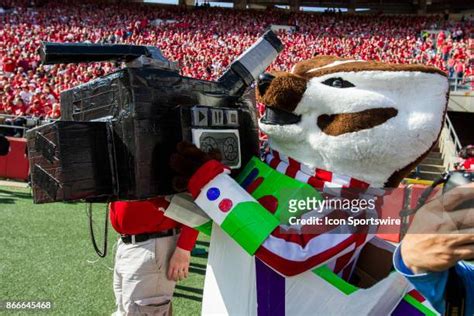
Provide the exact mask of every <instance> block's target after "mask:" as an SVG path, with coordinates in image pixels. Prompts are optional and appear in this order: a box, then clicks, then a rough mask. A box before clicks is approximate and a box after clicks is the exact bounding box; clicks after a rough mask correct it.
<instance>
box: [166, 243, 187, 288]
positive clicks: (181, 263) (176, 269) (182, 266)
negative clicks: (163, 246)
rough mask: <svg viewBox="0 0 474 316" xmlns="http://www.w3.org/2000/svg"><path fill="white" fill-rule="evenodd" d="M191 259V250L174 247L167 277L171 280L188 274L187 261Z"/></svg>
mask: <svg viewBox="0 0 474 316" xmlns="http://www.w3.org/2000/svg"><path fill="white" fill-rule="evenodd" d="M190 260H191V251H189V250H184V249H182V248H179V247H176V249H175V251H174V253H173V255H172V256H171V259H170V263H169V268H168V279H169V280H173V281H180V280H184V279H186V278H187V277H188V274H189V262H190Z"/></svg>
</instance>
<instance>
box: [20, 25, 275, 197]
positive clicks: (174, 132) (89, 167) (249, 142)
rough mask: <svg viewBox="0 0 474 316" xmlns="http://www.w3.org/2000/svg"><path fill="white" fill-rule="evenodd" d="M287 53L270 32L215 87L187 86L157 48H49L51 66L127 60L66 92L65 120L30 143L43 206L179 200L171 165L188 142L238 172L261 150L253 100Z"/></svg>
mask: <svg viewBox="0 0 474 316" xmlns="http://www.w3.org/2000/svg"><path fill="white" fill-rule="evenodd" d="M281 50H282V44H281V42H280V41H279V40H278V38H277V37H276V36H275V34H273V33H272V32H271V31H270V32H267V33H266V34H265V35H264V36H263V37H262V38H260V39H259V41H258V42H257V43H256V44H254V45H253V46H252V47H251V48H250V49H249V50H247V51H246V52H244V54H243V55H241V56H240V57H239V58H238V59H237V60H236V61H235V62H234V63H233V64H232V65H231V67H230V68H229V69H228V70H227V71H226V72H225V73H224V75H223V76H222V77H221V78H220V79H219V80H218V81H215V82H212V81H205V80H198V79H194V78H189V77H184V76H181V75H180V74H179V70H178V68H177V66H176V65H175V64H174V63H172V62H169V61H168V60H166V59H165V58H164V57H163V56H162V55H161V53H159V51H158V50H157V49H156V48H149V47H142V46H128V45H92V44H54V43H46V44H43V49H42V51H41V52H40V53H41V55H42V58H43V61H44V62H46V63H62V62H67V61H69V62H82V61H84V60H85V61H96V60H110V59H121V60H124V61H127V66H126V67H124V68H122V69H120V70H118V71H116V72H114V73H111V74H108V75H106V76H104V77H101V78H98V79H95V80H92V81H90V82H88V83H85V84H82V85H79V86H77V87H74V88H72V89H70V90H67V91H64V92H62V93H61V120H59V121H56V122H54V123H52V124H49V125H45V126H41V127H38V128H35V129H33V130H30V131H29V132H28V133H27V139H28V150H29V159H30V167H31V174H32V186H33V197H34V201H35V203H44V202H55V201H73V200H79V199H86V200H88V201H112V200H141V199H146V198H150V197H154V196H157V195H167V194H172V193H175V192H174V191H173V189H172V186H171V179H172V178H173V176H174V174H173V172H172V170H171V168H169V159H170V156H171V154H172V153H173V152H174V151H175V148H176V144H177V143H178V142H180V141H182V140H189V141H192V142H193V143H195V144H196V145H197V146H198V147H200V148H201V149H203V150H204V151H208V150H210V149H213V148H218V149H219V150H220V151H221V152H222V154H223V159H224V161H223V162H224V163H226V164H227V165H229V166H230V167H231V168H233V169H236V170H238V169H239V168H240V167H241V166H244V165H245V164H246V162H247V161H248V160H249V159H250V158H251V157H252V156H253V155H258V149H259V144H258V127H257V117H256V111H255V107H254V105H253V104H252V102H250V100H249V97H248V96H247V95H246V92H248V91H249V87H250V85H251V83H252V82H253V81H254V80H255V79H256V78H257V77H258V75H259V74H260V73H261V72H263V71H264V70H265V68H266V67H268V65H269V64H270V63H271V62H272V61H273V60H274V59H275V58H276V56H277V55H278V53H279V52H280V51H281ZM91 51H92V52H93V53H94V54H95V55H94V56H91ZM104 55H105V56H104Z"/></svg>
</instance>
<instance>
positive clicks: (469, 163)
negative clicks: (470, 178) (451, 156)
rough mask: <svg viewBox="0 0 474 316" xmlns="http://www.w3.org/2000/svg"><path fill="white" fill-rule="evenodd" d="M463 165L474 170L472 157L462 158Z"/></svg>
mask: <svg viewBox="0 0 474 316" xmlns="http://www.w3.org/2000/svg"><path fill="white" fill-rule="evenodd" d="M463 166H464V169H466V170H474V157H471V158H467V159H466V160H464V163H463Z"/></svg>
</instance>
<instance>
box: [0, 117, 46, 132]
mask: <svg viewBox="0 0 474 316" xmlns="http://www.w3.org/2000/svg"><path fill="white" fill-rule="evenodd" d="M19 119H22V120H23V123H22V124H19V123H17V122H18V120H19ZM15 121H16V122H15ZM53 121H55V120H53V119H46V120H44V119H40V118H38V117H31V116H16V115H10V114H0V130H3V131H10V132H11V133H7V136H15V135H16V134H18V131H20V132H21V133H20V136H24V135H25V132H26V131H27V130H29V129H31V128H34V127H36V126H40V125H43V124H47V123H50V122H53ZM6 122H8V123H9V124H5V123H6ZM8 134H9V135H8Z"/></svg>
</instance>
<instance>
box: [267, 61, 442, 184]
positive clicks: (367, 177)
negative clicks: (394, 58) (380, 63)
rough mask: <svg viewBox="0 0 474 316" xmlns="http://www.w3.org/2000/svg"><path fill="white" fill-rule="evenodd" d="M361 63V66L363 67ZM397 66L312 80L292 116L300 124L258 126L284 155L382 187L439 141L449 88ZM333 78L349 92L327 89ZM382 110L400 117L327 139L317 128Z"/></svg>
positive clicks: (434, 76)
mask: <svg viewBox="0 0 474 316" xmlns="http://www.w3.org/2000/svg"><path fill="white" fill-rule="evenodd" d="M342 63H344V62H335V63H334V62H333V63H332V64H336V65H338V64H339V65H340V64H342ZM353 63H354V62H353ZM357 63H358V64H359V63H360V65H361V66H362V65H363V64H364V63H365V62H357ZM325 67H328V66H325ZM325 67H322V68H325ZM329 67H330V66H329ZM398 67H399V69H397V70H396V71H394V70H390V71H389V70H367V71H364V70H358V71H342V72H332V73H329V74H323V75H321V76H316V77H312V78H311V77H310V78H309V79H308V81H307V84H306V90H305V92H304V94H303V95H302V98H301V100H300V102H299V103H298V104H297V106H296V108H295V109H294V110H293V111H292V113H294V114H296V115H300V116H301V120H300V122H298V123H296V124H288V125H274V124H264V123H262V122H260V128H261V130H262V131H263V132H265V133H266V134H267V135H268V138H269V142H270V146H271V147H272V148H273V149H275V150H278V151H280V152H281V153H283V154H285V155H288V156H290V157H292V158H294V159H296V160H298V161H300V162H303V163H305V164H307V165H309V166H311V167H317V168H322V169H326V170H330V171H332V172H336V173H339V174H342V175H347V176H351V177H354V178H357V179H360V180H363V181H366V182H368V183H370V184H371V185H373V186H378V187H382V186H384V184H386V182H387V180H388V179H389V178H390V177H391V176H392V174H394V173H395V172H397V171H399V170H401V169H403V168H405V167H407V166H408V165H410V164H411V163H413V162H415V161H416V160H417V159H418V158H419V157H420V156H422V155H423V154H425V153H426V152H427V151H428V150H429V149H430V148H431V147H432V146H433V144H434V143H435V142H436V140H437V138H438V136H439V133H440V130H441V128H442V124H443V118H444V113H445V110H446V97H447V92H448V89H449V86H448V81H447V79H446V77H445V76H443V75H441V74H440V73H438V72H423V71H416V70H413V69H411V68H407V69H405V70H404V69H403V68H402V66H401V65H400V66H398ZM359 68H360V66H359ZM315 70H318V69H315ZM311 72H312V70H309V71H307V72H306V73H307V74H310V73H311ZM331 78H342V79H343V80H344V81H346V82H348V83H349V84H348V87H344V88H340V87H333V86H330V85H328V84H327V82H328V79H331ZM323 82H326V84H325V83H323ZM352 85H353V86H352ZM378 108H393V109H395V110H396V112H395V113H396V114H395V116H393V117H391V118H389V119H388V120H386V121H385V122H383V123H381V124H379V125H376V126H373V127H371V128H367V129H362V130H359V131H355V132H346V133H343V134H341V135H337V136H334V135H328V134H326V133H325V132H324V131H323V130H322V129H321V128H320V127H319V126H318V123H317V122H318V118H319V117H320V116H322V115H332V114H341V113H357V112H362V111H367V110H373V109H378ZM369 112H370V111H369Z"/></svg>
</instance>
